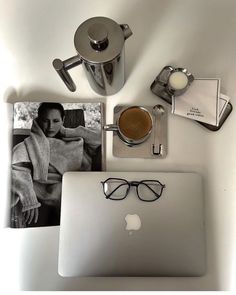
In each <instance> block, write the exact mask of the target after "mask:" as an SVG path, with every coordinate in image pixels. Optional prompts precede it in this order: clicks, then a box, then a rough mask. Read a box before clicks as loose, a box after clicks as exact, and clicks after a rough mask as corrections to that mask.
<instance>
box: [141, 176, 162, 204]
mask: <svg viewBox="0 0 236 295" xmlns="http://www.w3.org/2000/svg"><path fill="white" fill-rule="evenodd" d="M162 189H163V185H161V184H160V183H159V182H157V181H153V180H146V181H142V182H141V183H140V184H139V185H138V188H137V190H138V195H139V197H140V199H142V200H143V201H149V202H150V201H155V200H156V199H158V197H159V196H161V193H162Z"/></svg>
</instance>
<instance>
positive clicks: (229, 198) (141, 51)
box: [0, 0, 236, 291]
mask: <svg viewBox="0 0 236 295" xmlns="http://www.w3.org/2000/svg"><path fill="white" fill-rule="evenodd" d="M235 11H236V2H235V1H234V0H232V1H230V0H225V1H223V0H221V1H218V0H188V1H187V0H165V1H164V0H163V1H162V0H159V1H158V0H145V1H144V0H130V1H127V0H112V1H111V0H97V1H95V0H84V1H83V0H78V1H75V0H74V1H72V0H67V1H66V0H64V1H63V0H57V1H55V0H54V1H53V0H40V1H32V0H21V1H20V0H4V1H3V0H0V66H1V74H0V75H1V77H0V97H1V101H0V110H1V114H0V119H1V121H0V127H1V159H0V163H1V176H0V177H1V178H0V179H1V197H0V200H1V204H0V209H1V274H0V277H1V289H2V290H3V289H4V290H9V291H11V290H235V289H236V286H235V282H234V280H233V279H234V278H235V275H236V274H235V269H236V257H235V256H236V254H235V248H236V235H235V234H236V225H235V212H236V201H235V200H236V198H235V195H236V158H235V151H236V132H235V131H236V114H235V112H233V113H232V114H231V116H230V117H229V119H228V120H227V122H226V123H225V124H224V126H223V127H222V129H221V130H220V131H218V132H215V133H214V132H210V131H208V130H207V129H204V128H203V127H202V126H200V125H198V124H197V123H194V122H192V121H189V120H187V119H184V118H181V117H177V116H174V115H171V114H170V108H169V116H168V144H169V153H168V156H167V158H166V159H164V160H143V159H119V158H114V157H113V156H112V134H111V133H110V134H107V161H106V162H107V170H110V171H122V170H123V171H185V172H188V171H193V172H199V173H201V175H202V176H203V178H204V193H205V216H206V235H207V257H208V258H207V264H208V269H207V274H206V275H205V276H204V277H201V278H69V279H68V278H66V279H65V278H62V277H60V276H59V275H58V274H57V257H58V238H59V227H54V228H44V229H24V230H13V229H7V228H4V226H5V225H6V223H5V221H6V217H7V216H6V212H7V206H8V198H9V194H8V192H9V184H10V180H9V175H10V172H9V164H10V138H11V132H10V130H11V114H10V109H11V108H8V106H7V104H6V102H9V103H12V102H14V101H23V100H31V101H43V100H44V101H45V100H50V101H58V100H59V101H65V102H67V101H68V102H77V101H97V100H100V101H103V102H105V103H106V112H107V115H106V119H107V123H111V122H112V117H113V113H112V112H113V108H114V106H115V105H116V104H118V103H127V104H140V105H154V104H156V103H158V102H161V100H160V99H159V98H157V97H156V96H155V95H153V94H152V92H151V91H150V89H149V87H150V85H151V83H152V81H153V80H154V78H155V77H156V75H157V74H158V73H159V71H160V70H161V69H162V67H164V66H165V65H173V66H180V67H187V68H188V69H189V70H190V71H192V73H193V74H194V75H195V76H196V77H201V78H215V77H216V78H221V85H222V87H221V91H222V93H224V94H226V95H228V96H230V97H231V102H232V104H233V105H236V99H235V95H236V83H235V77H236V37H235V36H236V35H235V31H236V30H235V29H236V18H235ZM93 16H106V17H110V18H112V19H114V20H115V21H117V22H118V23H128V24H129V25H130V27H131V29H132V31H133V36H132V37H130V38H129V39H128V40H127V41H126V44H125V46H126V77H127V79H126V84H125V86H124V87H123V88H122V90H121V91H120V92H118V93H117V94H116V95H114V96H111V97H107V98H105V97H100V96H99V95H97V94H95V93H94V92H93V91H92V89H91V88H90V87H89V85H88V82H87V80H86V78H85V73H84V72H83V69H82V67H81V66H78V67H77V68H74V69H73V70H71V71H70V72H71V74H72V76H73V78H74V80H75V82H76V84H77V85H78V90H77V92H75V93H70V92H69V91H68V90H67V88H66V87H65V86H64V84H63V83H62V82H61V81H60V80H59V77H58V75H57V74H56V72H55V71H54V69H53V68H52V65H51V63H52V60H53V59H54V58H56V57H59V58H61V59H66V58H69V57H71V56H73V55H74V54H75V49H74V45H73V36H74V32H75V30H76V28H77V27H78V26H79V24H81V23H82V22H83V21H85V20H86V19H88V18H90V17H93ZM193 255H194V253H193Z"/></svg>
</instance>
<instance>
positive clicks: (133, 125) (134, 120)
mask: <svg viewBox="0 0 236 295" xmlns="http://www.w3.org/2000/svg"><path fill="white" fill-rule="evenodd" d="M152 126H153V122H152V117H151V115H150V113H149V112H148V110H146V109H145V108H143V107H140V106H132V107H129V108H127V109H125V110H123V111H122V112H121V114H120V115H119V117H118V120H117V123H116V124H110V125H106V126H104V130H106V131H117V133H118V135H119V136H120V138H121V139H122V140H123V141H124V142H125V143H128V144H140V143H142V142H144V141H145V140H146V139H147V138H148V137H149V135H150V133H151V130H152Z"/></svg>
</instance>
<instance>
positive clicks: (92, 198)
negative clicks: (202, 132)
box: [58, 172, 205, 277]
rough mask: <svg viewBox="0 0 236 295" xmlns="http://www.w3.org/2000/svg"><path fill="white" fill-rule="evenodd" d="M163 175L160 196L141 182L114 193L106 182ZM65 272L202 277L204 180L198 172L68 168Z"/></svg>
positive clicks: (62, 255) (62, 242)
mask: <svg viewBox="0 0 236 295" xmlns="http://www.w3.org/2000/svg"><path fill="white" fill-rule="evenodd" d="M111 177H112V178H114V177H115V178H122V179H126V180H127V181H136V182H138V181H141V180H158V181H160V182H161V183H162V184H164V185H165V188H164V189H163V193H162V195H161V197H160V198H159V199H158V200H156V201H154V202H144V201H141V200H140V199H139V198H138V196H137V192H136V187H132V186H131V187H130V191H129V194H128V195H127V197H126V198H125V199H123V200H119V201H117V200H111V199H107V198H106V197H105V195H104V192H103V188H102V184H101V181H105V180H106V179H107V178H111ZM58 271H59V274H60V275H62V276H65V277H71V276H201V275H203V274H204V272H205V235H204V216H203V194H202V180H201V177H200V176H199V175H198V174H195V173H159V172H67V173H65V174H64V176H63V185H62V206H61V226H60V244H59V264H58Z"/></svg>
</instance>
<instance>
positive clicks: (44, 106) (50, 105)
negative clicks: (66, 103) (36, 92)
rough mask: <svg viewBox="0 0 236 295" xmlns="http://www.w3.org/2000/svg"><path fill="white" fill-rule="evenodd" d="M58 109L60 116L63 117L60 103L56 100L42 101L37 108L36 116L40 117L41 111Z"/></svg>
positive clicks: (63, 112)
mask: <svg viewBox="0 0 236 295" xmlns="http://www.w3.org/2000/svg"><path fill="white" fill-rule="evenodd" d="M55 109H56V110H58V111H59V112H60V114H61V118H62V119H64V117H65V111H64V108H63V106H62V104H60V103H57V102H42V103H41V104H40V106H39V108H38V117H42V115H43V113H44V112H45V111H47V110H55Z"/></svg>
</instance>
